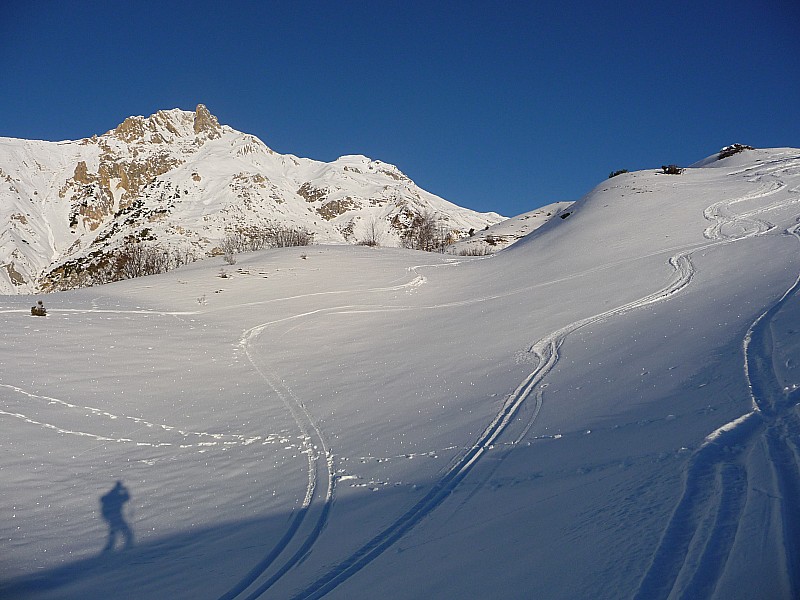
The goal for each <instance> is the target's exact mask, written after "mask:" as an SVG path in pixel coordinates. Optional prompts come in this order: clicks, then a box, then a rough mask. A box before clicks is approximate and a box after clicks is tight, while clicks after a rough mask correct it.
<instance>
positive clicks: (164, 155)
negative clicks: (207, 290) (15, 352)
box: [0, 104, 502, 294]
mask: <svg viewBox="0 0 800 600" xmlns="http://www.w3.org/2000/svg"><path fill="white" fill-rule="evenodd" d="M422 213H434V214H435V215H436V216H437V217H438V218H439V219H440V220H441V222H442V223H443V224H444V226H445V227H447V228H448V229H449V230H451V231H452V232H453V234H454V236H455V237H458V236H460V235H464V234H466V232H467V231H469V229H482V228H483V227H485V226H487V225H491V224H493V223H496V222H498V221H500V220H502V217H500V216H499V215H497V214H494V213H486V214H480V213H476V212H474V211H471V210H467V209H464V208H460V207H458V206H456V205H454V204H452V203H450V202H447V201H445V200H443V199H442V198H439V197H438V196H435V195H433V194H430V193H429V192H426V191H425V190H422V189H421V188H419V187H418V186H417V185H416V184H414V182H413V181H411V180H410V179H409V178H408V177H406V176H405V175H404V174H403V173H402V172H400V170H399V169H397V167H395V166H393V165H389V164H386V163H382V162H380V161H374V160H371V159H369V158H366V157H364V156H345V157H341V158H339V159H337V160H336V161H333V162H331V163H322V162H318V161H314V160H309V159H303V158H298V157H295V156H291V155H281V154H278V153H276V152H274V151H273V150H271V149H270V148H268V147H267V146H266V145H265V144H264V143H263V142H262V141H261V140H259V139H258V138H256V137H255V136H252V135H249V134H245V133H241V132H239V131H235V130H234V129H232V128H230V127H228V126H225V125H220V124H219V121H218V120H217V118H216V117H215V116H214V115H212V114H211V113H210V112H209V111H208V109H207V108H206V107H205V106H203V105H202V104H200V105H198V106H197V108H196V110H195V111H194V112H190V111H184V110H180V109H172V110H161V111H158V112H157V113H155V114H153V115H150V116H149V117H141V116H133V117H128V118H127V119H125V120H124V121H123V122H122V123H120V125H119V126H117V127H116V128H114V129H112V130H111V131H108V132H106V133H105V134H103V135H99V136H97V135H95V136H92V137H90V138H84V139H82V140H79V141H67V142H40V141H29V140H17V139H11V138H0V219H2V220H0V223H2V224H3V225H2V229H0V294H9V293H32V292H35V291H39V290H42V289H44V290H49V289H64V288H69V287H77V286H80V285H85V284H87V282H88V281H89V280H88V279H87V278H86V277H85V276H82V275H81V274H84V275H85V273H86V272H90V271H91V269H92V268H94V267H96V266H97V265H99V264H101V263H103V262H104V261H107V260H109V257H111V256H113V254H114V253H115V252H116V251H117V249H118V248H119V247H120V246H121V245H122V244H123V243H124V242H125V241H126V240H131V239H137V240H147V241H148V242H149V243H153V244H157V245H159V246H162V247H164V248H165V249H166V248H168V249H172V250H177V251H180V252H185V253H189V254H191V255H192V256H194V257H195V258H200V257H203V256H207V255H210V254H215V253H218V251H219V244H220V241H221V240H222V239H223V238H224V237H225V236H226V235H228V234H230V233H231V232H235V231H241V230H247V229H248V228H253V227H261V226H267V225H282V226H287V227H297V228H302V229H305V230H307V231H309V232H310V233H312V234H314V236H315V239H316V240H317V241H318V242H323V243H355V242H358V241H359V236H360V235H361V232H362V230H365V228H367V227H369V228H370V229H374V227H375V225H376V223H377V227H378V229H379V231H380V233H381V238H382V243H383V245H390V246H391V245H397V244H398V243H399V239H400V236H401V235H402V233H403V231H404V229H405V228H407V227H408V225H410V223H411V222H412V221H413V219H414V216H415V215H419V214H422Z"/></svg>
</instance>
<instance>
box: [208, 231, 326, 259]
mask: <svg viewBox="0 0 800 600" xmlns="http://www.w3.org/2000/svg"><path fill="white" fill-rule="evenodd" d="M313 242H314V234H313V233H310V232H309V231H306V230H305V229H299V228H298V229H295V228H293V227H289V226H283V225H281V226H266V227H255V228H250V229H247V230H237V231H231V232H229V233H228V234H227V235H226V236H225V238H223V240H222V241H221V242H220V250H222V257H223V259H224V260H225V261H226V262H228V260H229V259H228V258H226V257H231V258H232V259H233V262H228V264H231V265H232V264H235V263H236V259H235V256H234V255H235V254H237V253H239V252H250V251H253V250H264V249H266V248H287V247H290V246H309V245H311V244H312V243H313Z"/></svg>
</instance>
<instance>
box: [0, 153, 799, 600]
mask: <svg viewBox="0 0 800 600" xmlns="http://www.w3.org/2000/svg"><path fill="white" fill-rule="evenodd" d="M798 209H800V150H798V149H792V148H783V149H771V150H752V151H747V152H743V153H741V154H738V155H735V156H732V157H730V158H726V159H724V160H722V161H713V162H712V163H710V164H709V165H708V167H704V168H690V169H687V170H686V171H685V172H684V173H683V174H682V175H664V174H662V173H659V172H657V171H655V170H653V171H642V172H637V173H629V174H625V175H621V176H618V177H615V178H613V179H611V180H608V181H606V182H603V183H602V184H601V185H599V186H598V187H597V188H596V189H595V190H594V191H593V192H592V193H590V194H589V195H587V196H586V197H585V198H583V199H581V200H580V201H578V202H576V203H575V204H574V205H573V206H572V207H570V210H569V212H570V216H569V217H568V218H565V219H560V218H558V219H551V220H549V221H548V222H547V223H546V224H544V225H543V226H542V227H540V228H538V229H537V230H536V231H534V232H533V233H532V234H530V235H529V236H527V237H526V238H524V239H523V240H521V241H519V242H518V243H516V244H514V245H513V246H511V247H509V248H508V249H506V250H504V251H502V252H499V253H497V254H494V255H492V256H490V257H475V258H470V257H454V256H448V255H438V254H429V253H419V252H412V251H408V250H401V249H388V248H382V249H372V248H364V247H356V246H314V247H310V248H302V249H301V248H290V249H281V250H269V251H264V252H258V253H252V254H248V255H243V256H241V257H240V259H239V262H238V263H237V264H236V265H235V267H231V266H227V265H224V264H223V261H222V260H221V259H220V258H216V259H210V260H208V261H204V262H198V263H194V264H191V265H188V266H186V267H183V268H181V269H178V270H176V271H172V272H170V273H168V274H165V275H160V276H154V277H145V278H139V279H135V280H129V281H124V282H119V283H115V284H111V285H108V286H103V287H99V288H93V289H86V290H75V291H71V292H60V293H55V294H51V295H49V296H47V297H46V298H45V301H46V305H47V308H48V311H49V313H48V316H47V317H46V318H42V317H33V316H30V314H29V308H30V305H31V304H32V303H33V301H34V299H33V298H32V297H23V296H6V297H3V298H1V299H0V319H2V321H3V324H2V328H0V340H1V342H2V343H0V401H1V402H2V405H0V440H1V441H0V444H2V449H3V452H2V454H0V473H1V474H2V479H3V483H4V502H3V503H2V505H1V506H2V507H1V508H0V510H2V511H3V513H2V518H0V536H1V537H2V539H3V540H4V543H3V547H4V553H3V563H2V568H3V572H2V577H0V597H3V598H26V599H44V598H104V597H114V598H198V597H203V598H237V599H239V598H320V597H323V596H324V597H326V598H348V599H351V598H374V597H375V596H377V595H380V596H386V597H391V598H409V599H411V598H422V597H424V598H453V597H467V598H498V597H503V598H556V599H558V598H564V599H574V598H608V599H618V598H642V599H644V598H648V599H649V598H726V599H727V598H794V597H797V595H798V592H799V591H800V581H798V573H800V561H799V559H798V557H800V552H798V545H797V544H798V541H797V540H798V539H800V517H798V513H797V510H796V506H797V504H798V502H800V469H799V468H798V457H799V456H800V441H798V435H800V415H798V401H800V392H798V386H800V371H798V367H797V365H798V364H800V341H798V339H797V338H798V334H797V331H798V327H797V323H798V320H799V319H800V299H799V298H798V294H797V288H798V274H799V273H800V251H799V250H800V241H799V240H798V230H797V227H798V214H800V210H798ZM221 268H224V269H226V272H225V273H224V275H226V276H225V277H221V275H222V274H223V273H221V272H220V269H221ZM117 479H121V480H122V481H123V482H124V484H125V485H126V486H127V488H128V489H129V490H130V493H131V496H132V499H131V500H130V502H129V503H127V504H126V505H125V507H124V512H123V518H124V519H125V521H126V522H127V523H128V524H129V526H130V527H131V529H132V530H133V533H134V535H135V543H134V545H133V547H132V548H129V549H126V550H119V551H113V552H107V553H101V552H100V551H101V549H102V547H103V545H104V543H105V542H106V536H107V533H108V531H109V528H108V526H107V524H106V523H105V522H104V521H103V518H102V517H101V514H100V509H99V503H98V501H99V499H100V497H101V496H102V495H103V494H105V493H106V492H107V491H108V490H109V489H111V488H112V486H113V484H114V482H115V480H117Z"/></svg>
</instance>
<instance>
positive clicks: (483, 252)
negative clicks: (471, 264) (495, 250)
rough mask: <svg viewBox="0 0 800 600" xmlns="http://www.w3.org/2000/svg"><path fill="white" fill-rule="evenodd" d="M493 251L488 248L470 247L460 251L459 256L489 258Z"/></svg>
mask: <svg viewBox="0 0 800 600" xmlns="http://www.w3.org/2000/svg"><path fill="white" fill-rule="evenodd" d="M491 253H492V251H491V250H490V249H489V248H487V247H486V246H470V247H469V248H462V249H461V250H459V251H458V256H488V255H489V254H491Z"/></svg>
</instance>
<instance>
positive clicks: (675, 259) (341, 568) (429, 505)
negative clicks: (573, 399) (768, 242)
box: [292, 178, 795, 600]
mask: <svg viewBox="0 0 800 600" xmlns="http://www.w3.org/2000/svg"><path fill="white" fill-rule="evenodd" d="M759 181H760V178H759ZM784 187H785V186H784V184H783V183H782V182H780V181H778V182H770V183H768V184H766V185H764V186H762V187H761V188H760V189H759V190H758V191H756V192H754V193H751V194H748V195H745V196H742V197H739V198H734V199H732V200H728V201H726V202H723V203H715V204H713V205H711V206H710V207H709V208H707V209H706V211H704V216H705V217H706V218H707V219H708V220H710V221H713V222H714V223H713V225H712V226H710V227H709V228H708V229H706V237H708V238H709V240H710V241H709V242H708V243H707V244H701V245H697V246H694V247H692V248H691V250H686V251H683V252H679V253H678V254H676V255H674V256H672V257H671V258H670V259H669V263H670V265H672V267H673V269H674V274H673V278H672V279H671V281H670V282H669V283H668V284H667V285H666V286H665V287H664V288H662V289H660V290H658V291H656V292H654V293H652V294H649V295H647V296H645V297H643V298H640V299H638V300H634V301H632V302H628V303H626V304H623V305H621V306H618V307H616V308H614V309H611V310H608V311H605V312H602V313H599V314H597V315H594V316H592V317H588V318H585V319H581V320H578V321H575V322H573V323H570V324H569V325H566V326H565V327H563V328H561V329H559V330H557V331H555V332H553V333H551V334H549V335H547V336H545V337H544V338H542V339H540V340H539V341H537V342H536V343H534V344H533V345H532V346H531V347H530V348H529V349H528V351H529V352H531V353H532V354H533V355H534V356H535V358H536V368H535V369H534V370H533V371H532V372H531V373H530V374H529V375H528V376H527V377H526V378H525V379H524V380H523V381H522V383H520V384H519V386H518V387H517V388H516V389H515V390H514V392H513V393H512V394H511V395H510V396H509V397H508V398H507V399H506V401H505V403H504V404H503V406H502V408H501V410H500V411H499V412H498V413H497V415H496V416H495V418H494V419H493V420H492V422H491V423H490V424H489V426H488V427H487V428H486V429H485V430H484V431H483V433H482V434H481V435H480V436H479V437H478V439H477V440H476V441H475V443H474V444H473V445H472V446H471V447H469V448H468V449H467V450H466V451H465V452H464V453H463V454H462V455H461V456H460V457H459V458H458V459H457V460H456V461H455V462H454V464H453V465H452V466H451V467H450V468H449V469H448V470H447V471H446V472H445V473H444V475H443V476H442V477H441V478H440V479H439V481H438V482H437V483H436V484H434V486H433V487H432V488H431V490H430V491H429V492H428V493H427V494H426V495H425V497H423V498H422V499H421V500H420V501H419V502H417V503H416V504H415V505H414V506H412V507H411V508H410V509H409V510H407V511H406V512H405V513H403V514H402V515H401V516H400V517H399V518H398V519H396V520H395V521H394V522H393V523H392V524H390V525H389V526H388V527H386V528H385V529H383V530H382V531H381V532H380V533H378V534H377V535H376V536H374V537H373V538H372V539H371V540H369V541H368V542H367V543H366V544H364V545H363V546H362V547H361V548H359V549H358V550H356V551H355V552H354V553H353V554H351V555H350V556H349V557H348V558H346V559H345V560H343V561H341V562H340V563H339V564H338V565H336V566H334V567H333V568H332V569H331V570H329V571H328V572H327V573H326V574H324V575H323V576H322V577H320V578H319V579H317V580H316V581H315V582H313V583H312V584H311V585H309V586H308V587H306V588H305V589H303V590H302V591H300V592H299V593H297V594H295V595H294V596H293V597H292V598H293V600H301V599H303V600H308V599H313V598H321V597H323V596H325V595H326V594H327V593H328V592H330V591H331V590H333V589H334V588H336V587H337V586H339V585H341V584H342V583H344V582H345V581H347V580H348V579H349V578H350V577H352V576H353V575H354V574H356V573H357V572H358V571H360V570H361V569H362V568H364V567H365V566H366V565H367V564H369V563H370V562H371V561H372V560H374V559H375V558H377V557H378V556H380V554H382V553H383V552H384V551H385V550H386V549H387V548H389V547H390V546H391V545H392V544H394V543H395V542H396V541H397V540H399V539H400V538H401V537H402V536H403V535H405V534H406V533H407V532H408V531H409V530H411V529H412V528H413V527H414V526H415V525H417V524H418V523H419V522H420V521H422V520H423V519H424V518H425V517H427V516H428V515H429V514H430V513H431V512H432V511H433V510H435V509H436V508H437V507H438V506H439V505H440V504H441V503H442V502H444V500H445V499H446V498H447V497H448V496H449V495H450V494H451V493H452V491H453V490H454V489H455V488H456V486H457V485H458V484H459V483H460V482H461V481H462V480H463V479H464V477H466V476H467V474H468V473H469V472H470V471H471V470H472V468H473V467H474V466H475V464H476V463H477V462H478V460H479V459H480V458H481V457H482V456H483V455H484V453H485V452H486V450H487V449H488V448H489V447H491V446H492V444H493V443H494V442H495V441H496V440H497V438H498V437H499V436H500V435H501V434H502V433H503V432H504V431H505V430H506V428H507V427H508V425H509V423H511V421H512V419H513V418H514V417H515V416H516V414H517V412H518V411H519V408H520V407H521V406H522V404H523V403H524V402H525V400H526V399H527V398H528V397H529V396H530V394H531V393H532V392H533V391H534V389H536V388H537V386H539V384H540V383H541V381H542V380H543V379H544V378H545V377H546V376H547V374H548V373H549V372H550V371H551V370H552V369H553V367H554V366H555V364H556V363H557V361H558V350H559V348H560V346H561V344H562V343H563V342H564V340H565V339H566V337H567V336H569V335H570V334H571V333H573V332H574V331H576V330H578V329H580V328H582V327H586V326H587V325H591V324H594V323H598V322H601V321H605V320H607V319H609V318H612V317H616V316H620V315H622V314H625V313H627V312H630V311H633V310H637V309H639V308H642V307H644V306H647V305H650V304H654V303H657V302H663V301H665V300H667V299H669V298H671V297H672V296H674V295H675V294H677V293H679V292H680V291H682V290H683V289H685V288H686V287H687V286H688V285H689V283H690V282H691V280H692V278H693V276H694V273H695V269H694V266H693V264H692V261H691V255H692V254H693V253H695V252H697V251H699V250H703V249H707V248H710V247H714V246H719V245H724V244H729V243H734V242H738V241H740V240H742V239H746V238H749V237H753V236H756V235H760V234H763V233H765V232H766V231H769V230H770V229H772V226H771V224H769V223H767V222H765V221H760V220H754V219H752V217H753V216H755V215H756V214H761V213H763V212H767V211H769V210H773V209H777V208H783V207H785V206H786V203H774V204H772V205H770V206H768V207H764V208H761V209H756V210H751V211H749V213H748V214H747V216H743V217H742V218H739V217H738V216H733V217H729V216H728V215H727V214H726V213H725V210H724V209H726V208H728V207H729V206H731V205H733V204H736V203H739V202H745V201H748V200H755V199H759V198H763V197H766V196H769V195H772V194H775V193H777V192H779V191H780V190H782V189H783V188H784ZM794 201H795V200H789V201H788V202H789V203H792V202H794ZM731 224H733V225H734V226H735V227H736V228H738V231H737V233H738V235H729V234H726V233H723V227H725V226H726V225H731ZM787 294H788V292H787ZM537 398H538V399H541V396H540V395H538V394H537ZM538 413H539V410H538V407H537V410H534V411H533V417H532V420H535V418H536V416H537V415H538ZM531 425H532V422H529V423H528V424H526V427H525V428H524V431H527V430H529V429H530V426H531ZM737 474H738V472H734V471H732V470H730V469H724V470H720V472H719V479H720V480H722V481H724V482H728V481H730V480H733V479H736V477H735V475H737ZM737 481H738V480H737ZM724 487H725V489H728V488H730V486H729V485H728V486H724ZM728 496H729V494H728V495H726V496H725V498H724V501H721V502H720V504H721V505H724V507H725V510H724V511H723V512H722V513H720V515H722V516H720V520H721V521H724V520H725V517H724V514H727V513H731V512H736V510H737V508H738V509H739V510H741V506H742V504H741V503H740V502H739V501H738V497H733V498H730V497H728ZM729 507H732V508H729ZM737 514H738V513H737ZM722 530H723V529H722V527H721V526H717V527H715V531H717V532H718V534H717V535H718V537H722ZM726 544H727V545H728V547H729V546H730V544H732V537H726V539H725V541H724V542H719V543H717V544H716V546H715V548H717V549H719V548H721V547H723V546H724V545H726ZM711 556H712V555H711V550H709V552H708V553H706V554H704V556H703V558H704V560H705V562H709V561H710V560H712V559H711ZM693 585H695V587H702V586H704V585H707V582H704V581H700V580H699V579H696V580H695V581H693ZM641 597H644V596H641Z"/></svg>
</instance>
